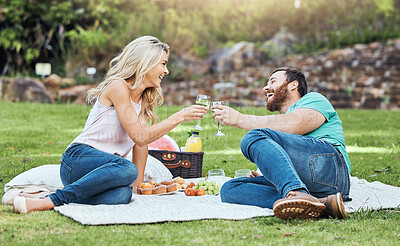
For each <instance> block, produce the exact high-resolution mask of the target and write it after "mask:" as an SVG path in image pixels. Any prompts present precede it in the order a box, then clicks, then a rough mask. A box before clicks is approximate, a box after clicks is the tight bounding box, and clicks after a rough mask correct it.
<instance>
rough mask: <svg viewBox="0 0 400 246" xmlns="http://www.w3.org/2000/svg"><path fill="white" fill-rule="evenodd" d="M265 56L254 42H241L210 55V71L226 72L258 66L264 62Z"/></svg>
mask: <svg viewBox="0 0 400 246" xmlns="http://www.w3.org/2000/svg"><path fill="white" fill-rule="evenodd" d="M264 56H265V55H264V54H263V53H262V52H261V51H259V50H258V49H257V48H256V47H255V45H254V44H253V43H248V42H240V43H237V44H235V45H234V46H232V48H225V49H222V50H220V51H218V52H216V53H215V54H214V55H212V56H210V57H209V58H208V60H209V61H210V63H211V68H210V72H211V73H226V72H232V71H235V70H239V69H242V68H243V67H248V66H256V65H259V64H260V63H261V62H262V60H263V58H264Z"/></svg>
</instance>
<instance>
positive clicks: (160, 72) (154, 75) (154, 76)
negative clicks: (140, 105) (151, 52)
mask: <svg viewBox="0 0 400 246" xmlns="http://www.w3.org/2000/svg"><path fill="white" fill-rule="evenodd" d="M167 62H168V56H167V53H166V52H165V51H163V54H162V56H161V60H160V62H159V63H157V64H156V65H155V66H154V67H153V68H152V69H150V71H148V72H147V73H146V75H145V76H144V80H143V84H144V85H145V87H146V88H148V87H155V88H159V87H160V84H161V80H162V79H163V78H164V76H165V75H167V74H169V71H168V68H167Z"/></svg>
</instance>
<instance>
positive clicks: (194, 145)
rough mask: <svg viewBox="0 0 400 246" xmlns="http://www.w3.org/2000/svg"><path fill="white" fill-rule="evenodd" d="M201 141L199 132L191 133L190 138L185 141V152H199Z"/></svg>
mask: <svg viewBox="0 0 400 246" xmlns="http://www.w3.org/2000/svg"><path fill="white" fill-rule="evenodd" d="M201 147H202V145H201V139H200V137H199V132H197V131H192V136H190V137H189V138H188V139H187V140H186V145H185V149H186V151H187V152H201Z"/></svg>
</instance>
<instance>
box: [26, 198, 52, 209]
mask: <svg viewBox="0 0 400 246" xmlns="http://www.w3.org/2000/svg"><path fill="white" fill-rule="evenodd" d="M25 204H26V210H27V212H28V213H29V212H31V211H36V210H49V209H52V208H54V204H53V202H52V201H51V200H50V198H48V197H46V198H44V199H38V198H25Z"/></svg>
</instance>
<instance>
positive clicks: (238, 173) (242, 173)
mask: <svg viewBox="0 0 400 246" xmlns="http://www.w3.org/2000/svg"><path fill="white" fill-rule="evenodd" d="M250 174H251V171H250V170H249V169H238V170H236V171H235V176H233V177H234V178H241V177H247V176H249V175H250Z"/></svg>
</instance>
